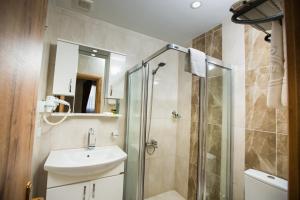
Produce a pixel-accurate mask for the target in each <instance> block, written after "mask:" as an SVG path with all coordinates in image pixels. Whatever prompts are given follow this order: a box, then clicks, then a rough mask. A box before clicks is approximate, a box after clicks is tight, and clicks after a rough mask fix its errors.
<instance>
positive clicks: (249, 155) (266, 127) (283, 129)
mask: <svg viewBox="0 0 300 200" xmlns="http://www.w3.org/2000/svg"><path fill="white" fill-rule="evenodd" d="M264 36H265V34H264V33H262V32H260V31H258V30H256V29H254V28H252V27H250V26H246V28H245V53H246V154H245V159H246V166H245V167H246V169H249V168H253V169H257V170H261V171H264V172H267V173H270V174H272V175H275V176H279V177H283V178H285V179H287V175H288V166H287V163H288V117H287V108H286V107H280V108H279V109H271V108H268V107H267V105H266V104H267V85H268V78H269V64H270V56H269V54H270V53H269V52H270V44H269V43H267V42H265V41H264Z"/></svg>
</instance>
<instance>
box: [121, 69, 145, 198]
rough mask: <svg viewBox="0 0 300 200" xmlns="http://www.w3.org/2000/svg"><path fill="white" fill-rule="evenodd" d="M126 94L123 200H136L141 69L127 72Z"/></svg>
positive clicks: (137, 196)
mask: <svg viewBox="0 0 300 200" xmlns="http://www.w3.org/2000/svg"><path fill="white" fill-rule="evenodd" d="M127 81H128V82H127V83H128V84H127V87H128V90H127V91H128V94H127V130H126V152H127V156H128V157H127V163H126V174H125V176H126V178H125V188H124V197H125V200H137V199H140V195H141V191H140V188H141V186H140V185H141V177H143V175H142V174H141V173H143V172H142V170H141V169H140V166H142V165H143V164H142V162H144V161H143V159H142V158H143V155H142V154H143V151H142V149H143V148H140V144H141V142H140V140H141V136H142V134H141V131H142V125H141V124H142V123H141V121H142V105H143V103H142V101H143V67H141V68H137V69H136V70H134V71H132V72H129V74H128V80H127Z"/></svg>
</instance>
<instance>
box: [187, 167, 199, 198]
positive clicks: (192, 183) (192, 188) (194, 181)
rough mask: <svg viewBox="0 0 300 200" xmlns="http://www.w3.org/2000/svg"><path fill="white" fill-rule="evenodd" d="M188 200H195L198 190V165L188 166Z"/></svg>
mask: <svg viewBox="0 0 300 200" xmlns="http://www.w3.org/2000/svg"><path fill="white" fill-rule="evenodd" d="M188 186H189V187H188V198H187V199H188V200H196V199H197V188H198V165H195V164H190V165H189V181H188Z"/></svg>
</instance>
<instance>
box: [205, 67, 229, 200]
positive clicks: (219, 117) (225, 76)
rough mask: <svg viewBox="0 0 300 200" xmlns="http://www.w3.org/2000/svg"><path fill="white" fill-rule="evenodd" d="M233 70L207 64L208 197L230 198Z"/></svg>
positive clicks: (218, 199) (206, 168)
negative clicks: (231, 78) (231, 77)
mask: <svg viewBox="0 0 300 200" xmlns="http://www.w3.org/2000/svg"><path fill="white" fill-rule="evenodd" d="M230 76H231V70H230V69H227V68H224V67H221V66H218V65H215V64H212V63H208V70H207V133H206V167H205V177H206V184H205V185H206V187H205V196H204V197H205V198H204V199H206V200H229V199H230V192H231V191H230V189H231V187H230V184H231V174H230V172H231V165H230V164H231V157H230V155H231V148H230V146H231V144H230V141H231V130H230V121H231V117H230V116H231V113H230V111H231V99H230V97H231V91H230V88H231V80H230Z"/></svg>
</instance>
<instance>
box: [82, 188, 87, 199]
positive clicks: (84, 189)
mask: <svg viewBox="0 0 300 200" xmlns="http://www.w3.org/2000/svg"><path fill="white" fill-rule="evenodd" d="M85 194H86V186H84V187H83V197H82V200H85Z"/></svg>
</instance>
